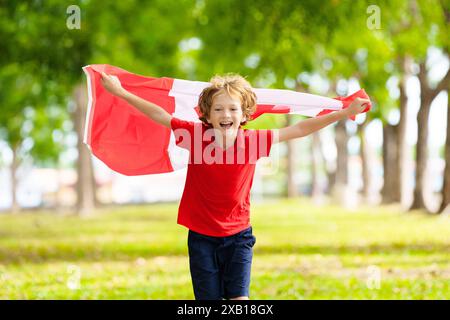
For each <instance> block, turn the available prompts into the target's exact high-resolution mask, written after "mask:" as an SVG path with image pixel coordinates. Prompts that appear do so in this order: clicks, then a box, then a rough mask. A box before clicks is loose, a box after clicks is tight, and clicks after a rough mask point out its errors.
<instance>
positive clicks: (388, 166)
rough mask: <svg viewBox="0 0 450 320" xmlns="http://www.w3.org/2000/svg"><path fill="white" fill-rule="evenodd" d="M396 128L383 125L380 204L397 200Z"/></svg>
mask: <svg viewBox="0 0 450 320" xmlns="http://www.w3.org/2000/svg"><path fill="white" fill-rule="evenodd" d="M397 141H398V139H397V126H393V125H390V124H388V123H386V124H384V125H383V180H384V181H383V188H382V190H381V197H382V200H381V201H382V203H384V204H389V203H394V202H397V201H398V199H399V180H398V179H397V172H398V167H397V166H398V162H397Z"/></svg>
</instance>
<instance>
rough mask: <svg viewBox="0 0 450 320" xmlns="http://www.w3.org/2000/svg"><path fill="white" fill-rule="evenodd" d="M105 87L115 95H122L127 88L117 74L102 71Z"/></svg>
mask: <svg viewBox="0 0 450 320" xmlns="http://www.w3.org/2000/svg"><path fill="white" fill-rule="evenodd" d="M102 85H103V87H104V88H105V89H106V90H108V91H109V92H110V93H112V94H113V95H115V96H120V95H121V94H122V93H124V91H125V89H124V88H123V87H122V85H121V84H120V80H119V79H118V78H117V77H116V76H110V75H107V74H106V73H104V72H102Z"/></svg>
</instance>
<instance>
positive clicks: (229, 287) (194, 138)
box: [102, 73, 370, 300]
mask: <svg viewBox="0 0 450 320" xmlns="http://www.w3.org/2000/svg"><path fill="white" fill-rule="evenodd" d="M210 82H211V86H209V87H207V88H205V89H204V90H203V92H202V93H201V95H200V98H199V103H198V105H199V108H200V111H201V117H200V120H201V121H202V122H200V123H195V122H190V121H184V120H181V119H178V118H176V117H173V116H172V115H170V114H169V113H168V112H166V111H165V110H163V109H162V108H160V107H159V106H158V105H156V104H154V103H151V102H149V101H146V100H144V99H141V98H140V97H138V96H136V95H134V94H132V93H130V92H128V91H126V90H125V89H124V88H122V86H121V84H120V81H119V80H118V79H117V78H115V77H112V76H109V75H107V74H105V73H102V84H103V86H104V87H105V89H106V90H108V91H109V92H110V93H112V94H114V95H116V96H117V97H120V98H122V99H125V100H126V101H127V102H128V103H130V104H131V105H133V106H134V107H136V108H137V109H138V110H140V111H141V112H143V113H144V114H145V115H147V116H148V117H149V118H150V119H152V120H153V121H156V122H157V123H159V124H161V125H163V126H166V127H167V128H169V129H172V130H173V132H174V135H175V138H176V143H177V145H178V146H180V147H182V148H185V149H187V150H189V151H190V154H189V156H190V161H189V164H188V171H187V177H186V184H185V188H184V192H183V196H182V199H181V202H180V207H179V212H178V223H179V224H181V225H184V226H186V227H187V228H188V229H189V234H188V249H189V266H190V272H191V278H192V284H193V289H194V295H195V298H196V299H199V300H204V299H214V300H218V299H224V298H225V299H231V300H246V299H248V298H249V286H250V269H251V263H252V256H253V246H254V244H255V241H256V239H255V237H254V236H253V234H252V227H251V225H250V189H251V185H252V181H253V175H254V170H255V164H256V161H257V160H258V159H259V158H260V157H264V156H268V155H269V153H270V149H271V146H272V144H274V143H278V142H282V141H287V140H290V139H295V138H299V137H304V136H306V135H308V134H310V133H312V132H315V131H317V130H319V129H321V128H323V127H325V126H327V125H329V124H331V123H333V122H335V121H338V120H340V119H344V118H346V117H349V116H353V115H356V114H358V113H361V112H363V110H364V109H365V104H366V103H369V102H370V101H369V100H366V99H360V98H356V99H355V100H354V101H353V102H352V103H351V104H350V106H349V107H348V108H346V109H342V110H340V111H337V112H333V113H329V114H326V115H323V116H320V117H316V118H310V119H307V120H304V121H301V122H299V123H297V124H295V125H292V126H289V127H285V128H281V129H278V130H247V129H242V128H241V126H242V125H244V124H245V123H246V122H247V121H248V120H249V119H250V116H251V114H252V113H253V112H254V111H255V108H256V95H255V93H254V92H253V91H252V88H251V86H250V84H249V83H248V82H247V81H246V80H245V79H244V78H243V77H241V76H239V75H226V76H223V77H221V76H216V77H213V78H212V79H211V81H210Z"/></svg>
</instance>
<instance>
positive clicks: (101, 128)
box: [83, 64, 370, 175]
mask: <svg viewBox="0 0 450 320" xmlns="http://www.w3.org/2000/svg"><path fill="white" fill-rule="evenodd" d="M83 70H84V72H85V74H86V77H87V85H88V97H89V100H88V111H87V115H86V123H85V131H84V139H83V141H84V143H85V144H87V146H88V147H89V148H90V150H91V152H92V153H93V154H94V155H95V156H96V157H97V158H98V159H100V160H101V161H103V162H104V163H105V164H106V165H107V166H108V167H110V168H111V169H112V170H114V171H117V172H119V173H122V174H125V175H144V174H156V173H164V172H172V171H174V170H178V169H182V168H185V167H186V166H187V163H188V155H187V154H186V150H184V149H182V148H180V147H178V146H177V145H176V144H175V137H174V134H173V132H172V131H171V130H170V129H168V128H166V127H164V126H161V125H159V124H158V123H156V122H154V121H152V120H151V119H149V118H148V117H147V116H145V115H144V114H143V113H141V112H140V111H139V110H137V109H136V108H134V107H133V106H132V105H130V104H128V102H126V101H125V100H123V99H120V98H118V97H116V96H114V95H112V94H110V93H109V92H108V91H106V90H105V89H104V88H103V86H102V84H101V73H102V72H104V73H106V74H109V75H113V76H116V77H117V78H118V79H119V80H120V82H121V84H122V87H123V88H125V89H126V90H128V91H130V92H131V93H133V94H135V95H137V96H139V97H141V98H143V99H145V100H148V101H150V102H153V103H155V104H157V105H158V106H160V107H161V108H163V109H164V110H166V111H167V112H168V113H169V114H171V115H172V116H174V117H177V118H180V119H183V120H188V121H194V122H200V120H199V111H198V106H197V104H198V98H199V96H200V93H201V92H202V90H203V89H204V88H206V87H208V86H209V83H208V82H200V81H188V80H181V79H173V78H166V77H163V78H152V77H146V76H141V75H137V74H134V73H131V72H128V71H126V70H123V69H121V68H118V67H114V66H111V65H107V64H94V65H88V66H85V67H83ZM253 90H254V92H255V93H256V96H257V108H256V111H255V113H254V114H253V115H252V119H255V118H257V117H259V116H260V115H262V114H264V113H273V114H276V113H283V114H288V113H289V114H300V115H304V116H308V117H316V116H319V115H322V114H326V113H329V112H332V111H336V110H340V109H343V108H346V107H347V106H348V105H349V104H350V103H351V102H352V101H353V100H354V99H355V98H356V97H360V98H368V96H367V94H366V93H365V92H364V90H359V91H357V92H356V93H354V94H352V95H350V96H348V97H338V98H335V99H333V98H327V97H322V96H319V95H313V94H308V93H302V92H296V91H291V90H281V89H258V88H256V89H253ZM369 109H370V105H368V107H367V108H366V110H365V111H364V112H366V111H368V110H369Z"/></svg>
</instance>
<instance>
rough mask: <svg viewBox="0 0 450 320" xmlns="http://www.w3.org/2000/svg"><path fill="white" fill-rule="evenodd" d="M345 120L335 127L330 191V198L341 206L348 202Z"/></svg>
mask: <svg viewBox="0 0 450 320" xmlns="http://www.w3.org/2000/svg"><path fill="white" fill-rule="evenodd" d="M346 121H347V120H346V119H344V120H340V121H338V122H337V124H336V127H335V132H336V136H335V141H336V149H337V159H336V172H335V180H334V184H333V188H332V190H331V195H332V198H333V199H334V200H335V201H336V202H338V203H340V204H342V205H347V200H348V191H349V190H348V151H347V145H348V134H347V129H346V126H345V122H346Z"/></svg>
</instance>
